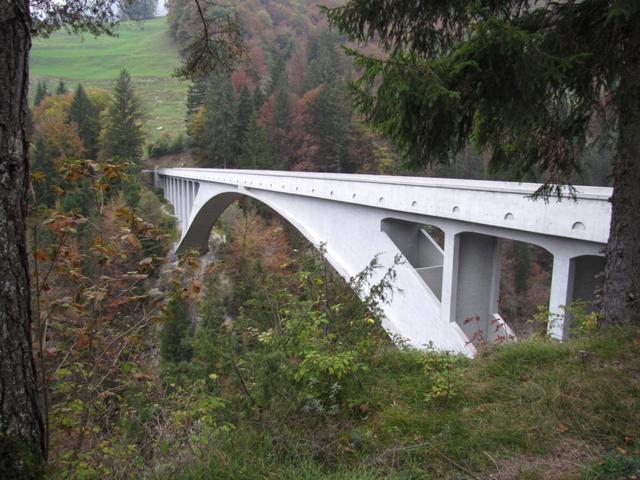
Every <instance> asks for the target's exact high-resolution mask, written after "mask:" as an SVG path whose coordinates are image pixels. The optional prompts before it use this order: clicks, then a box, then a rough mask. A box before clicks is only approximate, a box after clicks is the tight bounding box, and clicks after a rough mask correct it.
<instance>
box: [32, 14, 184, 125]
mask: <svg viewBox="0 0 640 480" xmlns="http://www.w3.org/2000/svg"><path fill="white" fill-rule="evenodd" d="M118 32H119V34H118V36H117V37H108V36H101V37H98V38H94V37H93V36H90V35H68V34H66V33H65V32H58V33H55V34H53V35H52V36H51V37H50V38H38V39H36V40H35V41H34V44H33V49H32V52H31V63H30V67H31V92H32V93H33V92H34V91H35V85H36V83H37V82H38V81H40V80H46V81H47V84H48V86H49V90H50V91H53V90H55V87H56V85H57V83H58V81H59V80H63V81H64V82H65V83H66V84H67V87H68V88H70V89H73V88H75V87H76V85H77V83H78V82H81V83H82V84H83V85H85V86H86V87H92V88H104V89H107V90H110V89H111V88H112V87H113V85H114V84H115V80H116V79H117V77H118V74H119V73H120V70H122V69H123V68H126V69H127V70H129V73H130V74H131V76H132V77H133V81H134V83H135V85H136V89H137V92H138V94H139V96H140V98H141V100H142V103H143V106H144V108H145V110H146V113H147V119H146V120H147V126H148V128H149V131H150V133H151V135H152V136H155V135H157V134H158V133H159V132H162V131H165V132H166V131H169V132H176V131H181V130H182V128H183V120H184V113H185V96H186V89H187V85H186V83H185V82H183V81H180V80H178V79H176V78H173V77H172V74H173V71H174V69H175V68H176V67H177V66H178V64H179V59H178V52H177V50H176V47H175V45H174V44H173V43H172V42H171V40H170V38H169V36H168V34H167V25H166V21H165V19H164V18H155V19H152V20H147V21H145V22H141V23H124V24H122V25H121V26H120V28H119V31H118ZM159 129H160V130H159Z"/></svg>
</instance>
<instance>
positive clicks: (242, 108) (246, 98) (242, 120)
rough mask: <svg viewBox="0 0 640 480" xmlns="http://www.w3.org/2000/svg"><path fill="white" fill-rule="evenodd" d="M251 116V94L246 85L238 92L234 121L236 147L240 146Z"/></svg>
mask: <svg viewBox="0 0 640 480" xmlns="http://www.w3.org/2000/svg"><path fill="white" fill-rule="evenodd" d="M252 115H253V99H252V98H251V92H249V89H248V88H247V86H246V85H243V86H242V89H241V90H240V97H239V98H238V118H237V121H236V132H237V133H236V138H237V144H238V146H240V145H241V144H242V141H243V140H244V135H245V132H246V131H247V128H248V126H249V121H250V120H251V117H252Z"/></svg>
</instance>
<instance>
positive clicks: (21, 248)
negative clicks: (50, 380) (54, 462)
mask: <svg viewBox="0 0 640 480" xmlns="http://www.w3.org/2000/svg"><path fill="white" fill-rule="evenodd" d="M30 48H31V18H30V13H29V3H28V1H26V0H13V1H3V2H0V477H2V478H12V479H30V478H39V477H41V476H42V470H43V466H44V463H45V458H46V449H45V431H44V421H43V416H42V411H41V408H40V402H39V398H38V388H37V383H36V378H37V377H36V369H35V364H34V362H33V357H32V343H31V303H30V302H31V294H30V280H29V262H28V256H27V245H26V213H27V208H26V200H27V188H28V176H29V142H28V138H27V129H28V122H29V116H28V115H29V106H28V103H27V91H28V80H29V63H28V62H29V50H30Z"/></svg>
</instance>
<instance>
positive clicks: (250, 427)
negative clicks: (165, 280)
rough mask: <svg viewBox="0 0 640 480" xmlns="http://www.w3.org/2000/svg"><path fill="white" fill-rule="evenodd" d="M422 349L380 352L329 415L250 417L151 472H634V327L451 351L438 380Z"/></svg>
mask: <svg viewBox="0 0 640 480" xmlns="http://www.w3.org/2000/svg"><path fill="white" fill-rule="evenodd" d="M429 355H432V354H424V353H418V352H399V351H393V350H385V351H383V352H380V353H379V354H378V355H377V356H376V362H375V364H374V365H371V369H370V373H369V375H368V377H367V378H365V379H363V388H362V392H361V394H359V396H358V397H357V398H352V399H350V400H349V402H348V405H347V406H345V408H344V409H343V411H341V412H339V413H338V414H335V415H329V414H325V415H310V414H308V413H307V414H297V415H291V414H288V415H283V416H279V415H278V414H277V413H275V412H270V413H265V414H262V413H261V414H259V415H258V414H256V415H253V416H249V417H248V418H244V419H243V420H242V421H240V422H239V423H238V424H237V425H236V426H235V428H234V429H233V430H231V431H230V432H228V431H226V430H225V432H226V433H220V434H219V435H218V436H217V437H216V439H215V441H213V442H212V443H211V444H210V445H209V446H208V447H207V448H204V449H203V450H202V451H201V452H198V453H197V454H195V455H194V457H193V458H192V459H190V460H189V461H187V462H184V463H183V464H182V465H180V466H179V467H178V469H177V471H176V470H175V469H174V468H171V473H170V474H167V475H166V476H165V475H163V474H159V478H179V479H205V478H234V479H320V478H324V479H334V480H338V479H356V480H358V479H363V480H364V479H367V480H368V479H378V478H389V479H429V478H433V479H468V478H482V479H485V478H494V479H554V478H555V479H567V480H578V479H581V480H595V479H618V478H635V477H630V475H632V474H635V473H638V470H639V469H640V451H639V448H640V442H639V441H638V438H637V435H638V432H639V427H640V331H638V330H629V329H616V330H612V331H610V332H609V333H607V334H606V335H603V336H600V337H597V338H592V339H581V340H576V341H572V342H569V343H567V344H563V345H560V344H557V343H554V342H550V341H547V340H540V339H536V340H527V341H522V342H519V343H516V344H512V345H505V346H501V347H497V348H493V349H492V350H490V351H486V352H483V353H482V354H480V355H479V356H478V358H476V359H474V360H466V359H453V361H452V363H451V365H452V366H451V368H450V374H451V375H450V376H448V377H447V378H448V380H447V381H445V382H444V383H443V382H442V376H440V377H439V378H436V376H434V374H433V371H432V370H431V369H430V367H429V365H431V362H430V360H429V359H428V357H429ZM443 385H445V387H443ZM443 388H444V390H446V392H445V393H443ZM434 392H440V393H438V394H437V395H434Z"/></svg>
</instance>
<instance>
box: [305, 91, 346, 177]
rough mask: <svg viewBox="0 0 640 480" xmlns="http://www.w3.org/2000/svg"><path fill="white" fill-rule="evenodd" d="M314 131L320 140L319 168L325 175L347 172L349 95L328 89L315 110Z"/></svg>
mask: <svg viewBox="0 0 640 480" xmlns="http://www.w3.org/2000/svg"><path fill="white" fill-rule="evenodd" d="M311 112H312V117H313V123H312V124H311V125H310V130H311V131H312V132H313V134H314V135H315V137H316V138H317V139H318V144H319V152H318V157H319V158H320V161H321V162H322V164H321V165H319V167H320V168H321V169H322V170H324V171H325V172H343V171H344V167H345V165H344V162H345V159H346V157H347V147H348V145H347V143H348V139H349V124H350V121H351V111H350V109H349V106H348V101H347V98H346V95H345V93H344V92H343V91H342V89H341V88H340V87H339V86H337V85H331V84H329V85H325V86H324V87H323V88H322V91H321V92H320V94H319V95H318V97H317V98H316V99H315V101H314V103H313V105H312V106H311Z"/></svg>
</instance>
